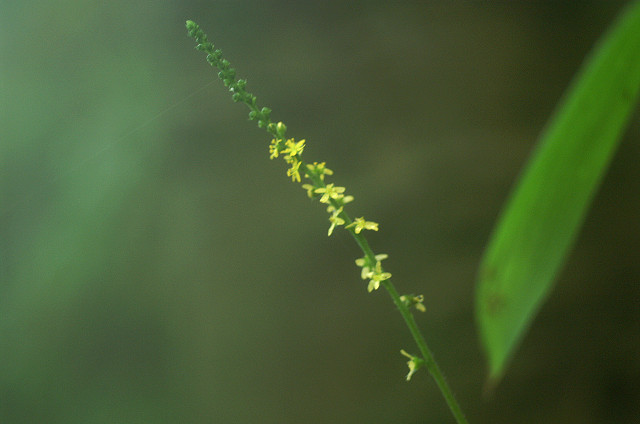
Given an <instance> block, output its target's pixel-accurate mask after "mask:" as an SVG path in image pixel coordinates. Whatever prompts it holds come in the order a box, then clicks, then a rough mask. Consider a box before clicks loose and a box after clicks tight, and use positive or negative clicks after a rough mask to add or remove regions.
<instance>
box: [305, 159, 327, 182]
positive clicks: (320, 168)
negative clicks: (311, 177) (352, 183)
mask: <svg viewBox="0 0 640 424" xmlns="http://www.w3.org/2000/svg"><path fill="white" fill-rule="evenodd" d="M325 165H326V163H325V162H321V163H318V162H313V164H312V165H307V169H308V170H309V171H311V172H314V173H316V174H317V175H319V176H320V179H321V180H322V181H324V176H325V175H333V171H332V170H330V169H329V168H327V167H326V166H325Z"/></svg>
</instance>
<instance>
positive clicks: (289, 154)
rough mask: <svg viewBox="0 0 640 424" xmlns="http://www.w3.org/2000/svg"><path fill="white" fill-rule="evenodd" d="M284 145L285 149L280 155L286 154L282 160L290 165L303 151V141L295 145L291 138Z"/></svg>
mask: <svg viewBox="0 0 640 424" xmlns="http://www.w3.org/2000/svg"><path fill="white" fill-rule="evenodd" d="M284 145H285V146H286V149H284V150H283V151H282V152H281V153H284V154H286V156H285V157H284V159H285V160H286V161H287V162H290V163H291V162H292V161H293V160H294V159H295V158H298V157H300V155H301V154H302V151H303V150H304V140H300V141H298V142H297V143H296V141H295V140H294V139H293V138H290V139H289V140H287V141H285V143H284Z"/></svg>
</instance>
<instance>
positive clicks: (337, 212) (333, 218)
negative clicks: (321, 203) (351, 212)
mask: <svg viewBox="0 0 640 424" xmlns="http://www.w3.org/2000/svg"><path fill="white" fill-rule="evenodd" d="M341 213H342V208H339V209H337V210H334V211H333V214H332V215H331V216H330V217H329V222H331V226H330V227H329V234H327V235H329V236H330V235H331V234H332V233H333V229H334V228H336V225H344V219H342V218H340V217H339V216H338V215H340V214H341Z"/></svg>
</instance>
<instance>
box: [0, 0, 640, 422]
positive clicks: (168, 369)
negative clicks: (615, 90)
mask: <svg viewBox="0 0 640 424" xmlns="http://www.w3.org/2000/svg"><path fill="white" fill-rule="evenodd" d="M624 4H625V2H624V1H604V0H602V1H585V2H573V1H568V0H567V1H541V2H503V1H497V2H496V1H494V2H437V1H423V2H388V1H377V0H375V1H374V0H371V1H354V2H344V1H334V0H330V1H323V2H312V1H308V2H288V1H276V0H273V1H248V0H247V1H240V0H234V1H231V0H229V1H208V2H204V1H180V2H178V1H165V2H147V1H134V2H130V1H123V0H114V1H110V2H98V1H79V0H69V1H66V2H51V1H43V0H40V1H29V0H27V1H21V2H8V1H5V2H2V3H1V4H0V51H1V52H2V60H1V61H0V99H1V101H2V107H1V110H2V112H1V113H0V161H1V163H0V357H1V358H2V360H1V361H0V422H2V423H10V424H12V423H27V422H42V423H176V422H184V423H247V422H259V423H298V422H307V423H356V422H369V423H400V422H402V423H422V422H438V423H440V422H442V423H445V422H453V419H452V418H451V417H450V413H449V412H448V410H447V409H446V406H445V404H444V402H443V401H442V399H441V397H440V394H439V393H438V392H437V388H436V386H435V384H434V383H433V382H432V381H431V380H430V379H429V377H428V376H427V374H426V373H424V372H423V373H420V374H417V375H416V376H414V379H413V380H412V381H411V382H410V383H406V382H405V381H404V376H405V374H406V372H407V369H406V365H405V360H404V358H403V357H402V356H400V354H399V350H400V349H401V348H404V349H407V350H409V351H415V350H416V349H415V348H414V346H413V343H412V340H411V338H410V336H409V334H408V332H407V330H406V329H405V327H404V324H403V323H402V322H401V318H400V315H399V314H397V312H396V311H395V310H394V308H393V306H392V304H391V302H390V301H389V299H388V297H387V296H386V294H385V293H384V292H382V291H380V292H376V293H374V294H371V295H369V294H367V292H366V283H365V282H362V281H361V280H360V279H359V270H358V269H357V267H355V265H354V263H353V259H355V258H356V257H359V256H360V254H359V252H358V249H357V247H356V245H355V244H354V243H353V242H352V241H351V240H350V239H349V237H348V235H347V234H346V233H342V232H337V233H336V234H334V236H332V238H331V239H329V238H327V237H326V230H327V228H328V222H327V219H326V218H327V217H326V213H325V212H324V208H322V207H320V206H319V205H318V204H314V203H311V202H310V201H308V199H307V198H306V196H305V193H304V191H303V190H302V189H300V188H299V186H298V185H297V184H293V183H291V182H290V181H287V178H286V176H285V175H284V174H285V169H286V168H285V167H284V164H283V163H281V162H276V161H269V160H268V153H267V146H268V143H269V139H268V137H266V134H265V133H264V132H263V131H262V130H260V129H258V128H257V127H256V126H255V123H250V122H248V121H247V110H246V108H245V107H244V106H241V105H235V104H233V102H232V100H231V98H230V95H229V94H228V93H227V92H226V89H225V88H224V87H223V86H222V84H221V83H220V82H219V81H217V77H216V75H215V73H213V72H212V69H211V68H210V67H209V66H208V65H207V64H206V62H205V60H204V57H203V55H202V54H201V53H199V52H196V51H194V50H193V47H194V43H193V41H192V40H191V39H189V38H187V35H186V30H185V28H184V21H185V20H186V19H193V20H194V21H196V22H198V23H199V24H200V25H201V26H202V28H203V29H204V30H205V32H207V33H208V34H209V36H210V39H211V40H212V41H213V42H214V44H216V46H217V47H220V48H221V49H222V50H223V53H224V54H225V57H226V58H227V59H229V60H230V61H231V63H232V65H233V66H234V67H236V68H237V70H238V74H239V76H240V77H243V78H247V79H248V81H249V85H248V89H249V90H250V91H252V92H253V93H254V94H256V95H257V96H258V100H259V103H260V105H264V106H269V107H271V108H272V109H273V113H272V118H273V119H274V120H282V121H284V122H285V123H286V124H287V126H288V128H289V134H291V135H292V136H295V137H296V138H299V139H300V138H306V139H307V142H308V147H307V149H306V150H305V157H306V158H307V160H310V161H313V160H320V161H323V160H325V161H327V163H328V166H329V167H330V168H331V169H333V170H334V171H335V178H334V180H335V181H336V182H338V183H339V184H340V185H344V186H346V187H347V190H348V191H349V192H350V193H351V194H353V195H354V196H355V197H356V201H355V203H354V204H353V206H352V208H351V211H352V213H353V214H354V215H356V216H359V215H362V214H364V215H365V216H366V217H367V218H369V219H372V220H374V221H377V222H380V226H381V231H380V232H379V233H375V234H372V235H371V238H370V241H371V243H372V245H373V247H374V249H375V250H376V251H378V252H385V253H388V254H389V255H390V258H389V259H388V260H387V261H386V265H387V267H388V269H389V270H390V271H391V272H393V274H394V280H395V282H396V284H397V286H398V287H399V289H400V290H401V291H402V292H405V293H411V292H413V293H423V294H424V295H425V298H426V302H425V303H426V306H427V312H426V313H425V314H422V315H420V316H419V317H418V318H419V323H420V325H421V327H422V329H423V330H424V331H425V333H426V335H427V339H428V340H429V341H430V344H431V347H432V349H433V350H434V352H435V354H436V357H437V358H438V359H439V362H440V365H441V366H442V368H443V369H444V371H445V373H446V374H447V376H448V380H449V382H450V383H451V385H452V386H453V388H454V390H455V391H456V393H457V396H458V399H459V401H460V402H461V404H462V405H463V407H464V409H465V411H466V413H467V415H468V418H469V420H470V421H471V422H472V423H514V422H518V423H541V422H563V423H623V422H633V421H636V420H637V419H638V418H639V417H640V359H639V358H640V355H639V352H640V308H639V306H638V305H639V304H640V303H639V302H640V285H639V284H638V281H639V277H640V261H638V251H639V250H640V224H639V222H640V220H639V219H638V218H639V214H638V208H639V207H640V201H639V200H638V199H639V198H640V197H639V196H638V193H639V192H640V168H639V167H638V166H637V163H638V162H637V160H638V159H637V158H638V155H639V154H640V144H639V142H640V125H639V121H638V116H639V115H638V114H637V113H636V115H635V117H634V118H633V120H632V124H631V126H630V128H629V130H628V131H627V133H626V135H625V140H624V141H623V142H622V144H621V148H620V150H619V151H618V154H617V155H616V159H615V160H614V163H613V166H612V168H611V169H610V171H609V173H608V176H607V178H606V180H605V183H604V185H603V187H602V188H601V190H600V192H599V194H598V196H597V198H596V200H595V204H594V207H593V209H592V210H591V213H590V214H589V217H588V220H587V222H586V225H585V228H584V230H583V232H582V234H581V236H580V238H579V240H578V242H577V246H576V248H575V250H574V251H573V253H572V255H571V257H570V259H569V261H568V263H567V265H566V266H565V269H564V272H563V273H562V275H561V277H560V280H559V282H558V286H557V289H556V291H555V292H554V293H553V295H552V296H551V298H550V300H549V302H548V303H547V304H546V305H545V306H544V308H543V310H542V311H541V313H540V315H539V316H538V319H537V320H536V322H535V323H534V326H533V328H532V330H531V332H530V333H529V334H528V335H527V337H526V339H525V341H524V344H523V346H522V348H521V349H520V350H519V352H518V353H517V355H516V357H515V358H514V361H513V362H512V366H511V368H510V370H509V372H508V373H507V375H506V376H505V379H504V381H503V382H502V384H501V385H500V386H499V387H498V388H497V389H496V390H495V392H494V393H493V395H492V396H489V397H487V396H483V382H484V377H485V375H486V369H485V365H484V362H483V357H482V352H481V351H480V348H479V344H478V341H477V337H476V332H475V324H474V322H473V294H474V280H475V272H476V268H477V266H478V263H479V260H480V257H481V254H482V249H483V247H484V243H485V242H486V240H487V238H488V236H489V232H490V230H491V228H492V226H493V224H494V221H495V219H496V217H497V214H498V212H499V211H500V208H501V207H502V205H503V202H504V201H505V199H506V197H507V195H508V193H509V190H510V188H511V185H512V183H513V181H514V179H515V178H516V176H517V175H518V172H519V170H520V168H521V166H522V165H523V163H524V162H525V161H526V160H527V157H528V154H529V152H530V151H531V148H532V146H533V144H534V143H535V140H536V137H537V136H538V134H539V133H540V131H541V129H542V127H543V126H544V123H545V121H546V119H547V118H548V116H549V115H550V114H551V112H552V111H553V108H554V106H555V104H556V103H557V101H558V100H559V98H560V96H561V95H562V92H563V90H564V89H565V88H566V86H567V85H568V83H569V81H570V79H571V77H572V75H573V74H574V72H575V71H576V70H577V69H578V67H579V65H580V63H581V62H582V60H583V58H584V56H585V55H586V54H587V52H588V51H589V50H590V48H591V47H592V46H593V44H594V42H595V41H596V40H597V39H598V37H599V36H600V35H601V34H602V32H603V31H604V30H605V29H606V28H607V27H608V25H609V24H610V23H611V22H612V20H613V19H614V18H615V16H616V14H617V13H618V12H619V10H620V9H621V7H622V6H623V5H624Z"/></svg>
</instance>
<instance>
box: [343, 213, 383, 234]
mask: <svg viewBox="0 0 640 424" xmlns="http://www.w3.org/2000/svg"><path fill="white" fill-rule="evenodd" d="M350 227H355V228H354V229H353V231H355V233H356V234H360V231H362V230H373V231H378V223H377V222H372V221H365V220H364V217H363V216H361V217H360V218H356V219H355V220H354V221H353V222H352V223H351V224H349V225H347V226H346V227H345V228H350Z"/></svg>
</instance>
